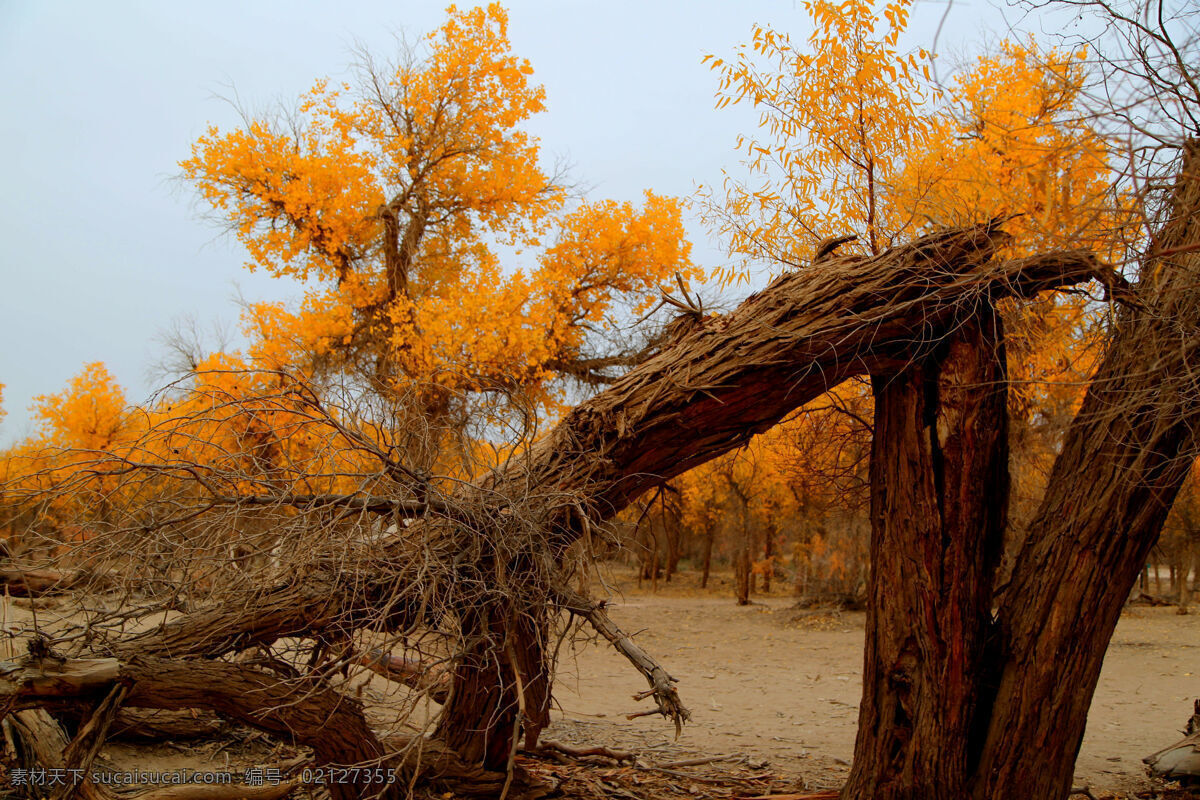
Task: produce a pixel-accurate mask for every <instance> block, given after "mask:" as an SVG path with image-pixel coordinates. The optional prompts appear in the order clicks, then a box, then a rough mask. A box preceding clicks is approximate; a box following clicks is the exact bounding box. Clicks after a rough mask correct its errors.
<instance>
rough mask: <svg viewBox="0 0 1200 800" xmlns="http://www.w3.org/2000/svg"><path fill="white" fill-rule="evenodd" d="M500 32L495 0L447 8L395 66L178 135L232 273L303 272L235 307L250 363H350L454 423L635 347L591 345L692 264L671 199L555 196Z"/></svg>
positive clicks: (538, 95) (540, 94)
mask: <svg viewBox="0 0 1200 800" xmlns="http://www.w3.org/2000/svg"><path fill="white" fill-rule="evenodd" d="M507 26H508V18H507V14H506V12H505V11H504V10H503V9H502V8H501V7H500V6H499V5H496V4H492V5H489V6H487V7H486V8H483V7H479V8H474V9H470V10H458V9H455V8H453V7H451V9H450V10H449V12H448V19H447V21H446V23H445V24H444V25H443V26H442V27H441V28H439V29H438V30H437V31H435V32H434V33H432V34H430V35H429V36H428V37H426V39H425V40H424V42H423V48H422V49H421V50H420V51H417V50H412V51H409V52H405V53H402V54H401V57H400V60H399V62H398V63H397V64H395V65H391V66H385V65H383V64H380V63H377V62H375V61H373V60H371V58H370V57H369V56H366V55H364V57H363V59H362V61H361V63H360V64H359V74H358V81H357V83H356V84H355V85H354V86H351V85H350V84H343V85H341V86H334V85H332V84H330V83H329V82H328V81H325V80H321V81H318V82H317V83H316V85H315V86H314V88H313V89H312V91H310V92H309V93H308V94H307V95H305V96H304V97H302V98H301V99H300V102H299V104H298V106H297V108H296V110H295V111H294V112H292V113H289V114H281V115H278V116H277V117H274V118H271V117H267V118H256V117H252V116H249V115H247V116H246V120H245V124H244V126H243V127H242V128H241V129H238V130H233V131H228V132H223V131H220V130H217V129H216V128H211V129H210V130H209V131H208V133H207V134H205V135H204V136H203V137H201V138H200V140H199V141H197V142H196V144H195V145H194V146H193V152H192V157H191V158H189V159H187V160H185V161H184V162H182V166H183V171H184V177H185V178H186V179H187V180H188V181H190V182H191V183H193V184H194V185H195V186H196V188H197V189H198V190H199V192H200V194H201V196H202V197H203V198H204V199H205V200H206V201H207V202H208V203H209V204H211V206H212V208H213V210H214V212H215V213H216V214H217V216H218V217H219V218H221V219H223V220H224V222H225V223H226V224H227V225H228V226H229V227H230V228H231V229H232V230H233V231H234V232H235V234H236V235H237V238H238V240H239V241H241V242H242V243H243V244H244V245H245V247H246V249H247V251H248V252H249V254H250V261H249V263H248V267H249V268H251V269H265V270H267V271H268V272H270V273H271V274H273V275H279V276H291V277H295V278H299V279H301V280H306V281H309V282H310V283H311V284H313V285H314V288H313V289H311V290H310V291H309V293H308V294H307V295H306V297H305V299H304V302H303V303H302V305H301V307H300V308H299V309H297V310H294V311H292V310H288V309H285V308H284V307H283V306H282V305H280V304H270V303H268V304H258V305H255V306H252V307H251V308H250V309H249V311H248V314H247V326H248V330H249V332H250V333H251V335H252V338H253V344H252V346H251V349H250V353H249V356H250V360H251V361H252V362H253V363H254V364H255V365H257V366H259V367H265V368H270V369H274V368H282V367H289V368H298V369H302V370H305V371H308V372H312V373H313V374H325V375H328V374H330V373H333V374H342V375H357V376H358V377H357V378H356V380H364V381H366V383H367V385H369V386H370V387H372V390H373V391H377V392H380V393H383V394H390V395H392V397H393V400H394V402H396V403H399V402H400V398H402V397H403V398H405V401H404V402H405V403H406V404H407V405H409V406H411V407H412V408H413V413H414V414H416V415H418V416H420V417H423V418H425V419H429V420H434V421H435V427H436V424H437V422H436V421H438V420H441V421H443V422H444V423H445V424H454V425H461V424H463V421H464V420H465V419H466V418H467V416H469V414H470V411H471V408H470V406H471V403H470V400H471V398H472V397H478V396H479V394H480V393H493V394H496V393H515V394H520V395H523V396H524V397H525V398H526V402H532V403H534V404H535V405H546V404H551V405H552V404H553V401H554V399H555V392H554V391H553V386H552V379H553V378H554V377H555V376H560V377H561V376H564V375H568V376H573V377H575V378H578V379H581V380H583V381H585V382H589V383H603V382H605V381H607V380H609V379H610V378H611V375H610V374H609V373H608V372H606V370H608V369H611V368H612V367H614V366H621V365H626V366H627V365H628V364H629V363H632V362H633V361H635V360H636V357H637V356H636V354H635V353H634V352H632V351H621V352H617V353H614V352H611V350H609V351H606V352H597V351H595V350H593V348H595V347H599V348H601V349H605V348H604V346H603V341H602V335H603V333H604V331H605V330H606V328H607V329H611V328H612V325H613V316H612V315H614V314H619V307H632V309H633V310H634V311H636V312H637V313H638V314H639V315H641V314H643V313H645V312H646V311H647V310H649V308H650V305H651V304H652V302H653V301H654V300H657V299H658V298H657V293H658V287H659V286H660V285H664V286H665V285H667V284H672V285H673V281H674V276H675V275H679V276H680V278H681V280H684V281H686V280H690V279H693V278H696V277H698V276H699V271H698V270H697V269H696V268H695V267H694V266H693V265H692V263H691V261H690V259H689V250H690V245H689V244H688V242H687V240H686V238H685V235H684V232H683V227H682V221H681V213H680V208H679V204H678V203H677V202H676V201H675V200H673V199H670V198H666V197H662V196H659V195H656V194H653V193H651V192H647V193H646V195H645V198H644V201H643V203H642V205H641V206H640V207H639V206H635V205H634V204H633V203H630V202H621V203H618V202H615V201H611V200H610V201H598V202H586V201H585V202H580V203H575V204H571V203H569V202H568V200H569V197H568V195H567V192H566V190H565V189H564V187H563V186H562V185H561V183H560V182H559V181H558V180H557V179H556V178H555V177H553V176H550V175H548V174H546V173H545V172H543V170H542V169H541V167H540V166H539V158H540V151H539V143H538V141H537V139H536V138H535V137H533V136H531V135H530V134H529V133H528V132H526V131H525V130H524V124H525V123H526V122H527V121H528V120H529V119H530V118H531V117H532V116H534V115H536V114H538V113H540V112H542V111H543V110H544V108H545V92H544V90H543V89H542V87H540V86H538V85H535V84H533V83H532V82H531V76H532V68H531V66H530V65H529V63H528V61H526V60H525V59H522V58H519V57H517V56H515V55H514V54H513V53H512V52H511V49H510V45H509V41H508V33H507ZM572 205H573V207H571V206H572ZM504 247H507V248H515V249H516V250H518V251H520V252H534V253H536V254H537V255H536V259H537V263H536V266H535V267H533V268H528V267H526V268H515V267H514V266H513V265H505V264H503V263H502V261H501V257H500V255H499V253H500V252H502V251H501V248H504ZM525 258H528V256H526V257H525Z"/></svg>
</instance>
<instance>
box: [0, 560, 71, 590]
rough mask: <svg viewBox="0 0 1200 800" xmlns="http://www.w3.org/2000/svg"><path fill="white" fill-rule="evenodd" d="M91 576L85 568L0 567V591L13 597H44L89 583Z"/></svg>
mask: <svg viewBox="0 0 1200 800" xmlns="http://www.w3.org/2000/svg"><path fill="white" fill-rule="evenodd" d="M91 578H92V576H91V574H90V573H88V572H87V571H86V570H78V569H77V570H57V569H37V568H33V567H30V568H28V569H25V568H21V567H15V566H14V567H5V568H4V569H0V592H2V591H4V590H7V591H8V593H9V594H10V595H11V596H13V597H44V596H46V595H53V594H62V593H63V592H68V591H70V590H72V589H75V588H78V587H80V586H83V585H85V584H89V583H91Z"/></svg>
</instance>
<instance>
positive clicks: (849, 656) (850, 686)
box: [548, 591, 1200, 795]
mask: <svg viewBox="0 0 1200 800" xmlns="http://www.w3.org/2000/svg"><path fill="white" fill-rule="evenodd" d="M610 615H611V616H612V618H613V620H614V621H615V622H616V623H617V624H618V625H620V626H621V627H622V628H623V629H624V630H626V631H627V632H629V633H634V632H639V631H640V633H637V634H636V636H635V638H636V640H637V641H638V643H639V644H641V645H642V646H643V647H644V648H646V650H647V651H649V652H650V653H651V654H653V655H655V656H656V657H658V658H659V659H660V660H661V662H662V663H663V664H664V666H665V667H666V668H667V669H668V670H669V671H670V672H671V673H672V675H674V676H675V677H676V678H678V679H679V691H680V695H681V697H682V699H683V701H684V703H685V704H686V705H687V706H688V707H689V708H690V709H691V711H692V713H693V720H692V722H691V724H690V725H688V726H686V727H685V729H684V732H683V735H682V737H680V739H679V740H678V741H677V742H676V741H674V730H673V728H672V727H671V726H670V725H669V724H668V723H667V722H666V721H664V720H662V719H661V718H660V717H656V716H655V717H643V718H640V719H636V720H633V721H628V720H626V718H625V715H626V714H628V713H630V712H633V711H637V710H640V707H641V705H642V704H638V703H635V702H634V701H633V699H632V694H633V693H634V692H636V691H640V690H642V689H644V688H645V683H644V681H643V680H642V678H641V676H640V675H638V674H637V673H636V672H634V671H633V670H632V668H631V667H630V666H629V664H628V663H627V662H625V661H624V660H623V659H622V658H621V657H620V656H619V655H617V654H616V653H615V652H614V651H612V650H611V649H610V648H608V647H606V646H601V645H600V644H594V645H587V644H584V645H582V646H579V645H577V646H575V647H574V648H573V652H570V653H569V654H567V655H565V656H564V658H563V659H562V675H561V677H560V679H559V683H558V686H557V689H556V700H557V702H558V705H559V710H558V711H557V713H556V715H555V724H554V726H553V728H552V729H551V730H550V731H549V732H548V737H550V738H559V739H561V740H563V741H568V742H573V743H604V744H607V745H609V746H612V747H623V748H635V749H643V750H645V749H649V750H652V751H661V752H662V753H664V754H682V753H697V752H699V753H712V754H725V753H730V754H738V755H742V756H745V757H748V758H749V759H751V760H752V761H765V762H768V764H769V765H770V767H771V768H772V769H774V770H775V771H777V772H779V773H782V774H788V775H792V776H795V777H796V778H798V779H799V781H800V782H801V783H802V784H803V785H804V786H806V787H809V788H814V789H820V788H836V787H837V786H840V785H841V783H842V781H843V780H844V778H845V776H846V773H847V771H848V766H849V761H850V759H851V756H852V754H853V750H854V733H855V723H856V720H857V715H858V701H859V697H860V693H861V691H862V653H863V615H862V614H861V613H842V614H836V615H835V614H817V615H813V614H808V615H803V616H802V615H800V614H799V613H798V612H796V611H795V610H794V609H793V608H792V601H791V600H790V599H789V598H783V597H780V598H766V599H765V600H764V599H761V598H760V599H759V601H758V602H757V603H756V604H755V605H752V606H749V607H742V608H739V607H737V606H736V605H735V604H734V602H733V600H732V598H731V597H719V596H711V595H710V596H700V597H671V596H663V595H655V594H650V593H648V592H635V591H630V592H628V593H626V594H625V595H624V596H623V597H619V598H618V599H617V600H615V601H614V602H613V604H612V606H611V608H610ZM1198 648H1200V616H1194V615H1193V616H1179V615H1177V614H1176V613H1175V611H1174V609H1173V608H1135V609H1131V610H1129V611H1127V612H1126V613H1125V614H1124V616H1123V617H1122V619H1121V622H1120V624H1119V626H1118V627H1117V631H1116V634H1115V636H1114V639H1113V643H1112V646H1111V647H1110V649H1109V652H1108V656H1107V658H1106V660H1105V663H1104V671H1103V673H1102V675H1101V676H1100V684H1099V687H1098V688H1097V691H1096V696H1095V701H1094V702H1093V704H1092V710H1091V714H1090V716H1089V719H1088V729H1087V735H1086V737H1085V739H1084V742H1083V747H1082V751H1081V753H1080V756H1079V761H1078V763H1077V765H1076V784H1077V785H1090V786H1091V787H1093V788H1094V789H1095V790H1097V791H1098V792H1110V793H1116V794H1120V795H1124V794H1126V793H1132V792H1134V791H1136V790H1139V789H1143V788H1146V787H1148V786H1149V785H1150V784H1149V782H1148V780H1147V779H1146V778H1145V775H1144V771H1143V768H1142V767H1143V765H1142V763H1141V759H1142V758H1143V757H1144V756H1146V755H1149V754H1150V753H1152V752H1154V751H1156V750H1159V749H1161V748H1163V747H1165V746H1167V745H1169V744H1171V743H1173V742H1174V741H1176V740H1177V739H1178V738H1179V736H1180V734H1179V730H1180V728H1181V727H1182V726H1183V724H1184V722H1185V721H1186V720H1187V718H1188V716H1189V715H1190V714H1191V710H1192V700H1193V698H1195V697H1200V679H1198V678H1197V674H1200V662H1198V661H1197V655H1198ZM644 702H649V701H644Z"/></svg>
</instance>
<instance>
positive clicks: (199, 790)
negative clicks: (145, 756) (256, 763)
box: [131, 778, 301, 800]
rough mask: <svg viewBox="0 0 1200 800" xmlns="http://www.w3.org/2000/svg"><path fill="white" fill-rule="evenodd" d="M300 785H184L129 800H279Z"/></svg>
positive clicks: (290, 782) (294, 781) (295, 782)
mask: <svg viewBox="0 0 1200 800" xmlns="http://www.w3.org/2000/svg"><path fill="white" fill-rule="evenodd" d="M300 785H301V784H300V781H299V780H298V779H296V778H291V779H288V780H285V781H280V782H279V783H276V784H265V785H263V786H247V785H246V784H243V783H229V784H220V785H218V784H212V785H209V784H203V783H184V784H180V785H178V786H164V787H162V788H160V789H150V790H148V791H145V792H139V793H138V794H136V795H135V796H134V797H133V798H131V800H279V799H280V798H283V797H287V796H288V795H289V794H291V793H292V792H294V791H296V789H298V788H299V787H300Z"/></svg>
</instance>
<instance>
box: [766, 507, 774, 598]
mask: <svg viewBox="0 0 1200 800" xmlns="http://www.w3.org/2000/svg"><path fill="white" fill-rule="evenodd" d="M763 540H764V541H763V561H764V562H765V563H766V565H767V566H766V569H764V570H763V594H770V593H771V573H773V572H774V571H775V522H774V520H768V521H767V526H766V528H765V529H764V530H763Z"/></svg>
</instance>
